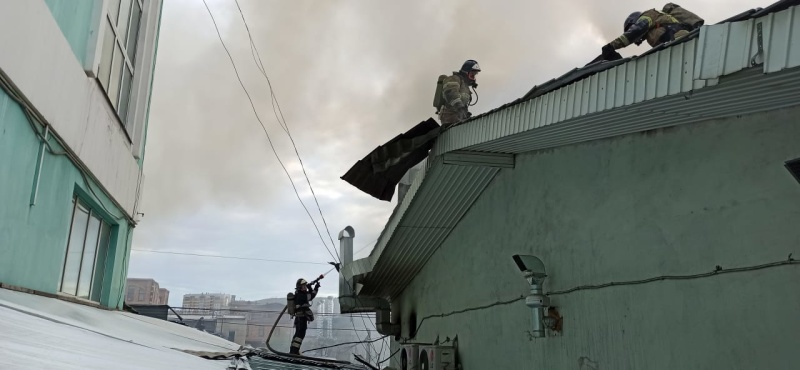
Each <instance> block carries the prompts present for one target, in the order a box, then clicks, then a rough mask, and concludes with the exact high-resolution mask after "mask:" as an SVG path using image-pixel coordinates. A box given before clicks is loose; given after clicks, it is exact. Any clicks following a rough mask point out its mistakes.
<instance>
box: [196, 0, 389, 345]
mask: <svg viewBox="0 0 800 370" xmlns="http://www.w3.org/2000/svg"><path fill="white" fill-rule="evenodd" d="M204 1H205V0H204ZM235 3H236V8H237V9H238V10H239V15H240V16H241V18H242V22H243V23H244V26H245V29H246V30H247V36H248V39H249V41H250V52H251V54H252V55H253V61H254V63H255V64H256V67H257V68H258V69H259V71H261V73H262V75H263V76H264V78H265V79H266V81H267V85H268V87H269V91H270V97H271V100H272V109H273V113H274V114H275V119H276V120H278V122H279V124H280V123H281V121H283V122H282V127H283V129H284V131H285V132H286V134H287V135H288V136H289V140H290V141H291V143H292V147H293V148H294V151H295V154H296V156H297V159H298V161H299V163H300V167H301V168H302V170H303V175H304V176H305V178H306V182H307V183H308V187H309V189H311V195H312V197H313V198H314V202H315V203H316V205H317V209H318V210H319V214H320V218H321V219H322V222H323V224H324V225H325V230H326V231H327V233H328V237H329V238H330V241H331V245H332V246H333V249H334V251H336V253H337V255H338V250H337V249H336V243H335V242H334V241H333V236H332V234H331V232H330V229H329V228H328V223H327V221H326V220H325V216H324V215H323V213H322V208H321V206H320V204H319V200H318V199H317V196H316V193H315V192H314V188H313V186H312V185H311V180H310V179H309V177H308V173H307V172H306V169H305V165H304V164H303V160H302V158H301V156H300V153H299V151H298V149H297V145H296V144H295V141H294V138H293V137H292V134H291V132H290V130H289V126H288V124H287V123H286V119H285V117H284V116H283V111H282V110H281V109H280V103H279V102H278V98H277V96H276V94H275V91H274V88H273V87H272V82H271V81H270V78H269V75H268V74H267V71H266V68H265V67H264V63H263V60H262V59H261V55H260V53H259V52H258V47H257V46H256V44H255V41H254V40H253V35H252V33H251V32H250V26H249V25H248V24H247V19H246V18H245V16H244V12H243V11H242V8H241V6H240V5H239V1H238V0H235ZM206 7H207V6H206ZM209 12H210V10H209ZM220 40H222V38H221V36H220ZM229 55H230V54H229ZM231 63H233V59H232V58H231ZM276 108H277V109H276ZM254 109H255V108H254ZM279 114H280V118H278V115H279ZM309 217H310V215H309ZM323 243H324V242H323ZM326 248H327V247H326ZM359 251H360V250H359ZM334 260H335V261H337V262H339V263H341V260H338V259H336V258H335V257H334ZM348 285H349V283H348ZM361 321H362V324H364V326H365V327H366V321H365V320H364V317H363V316H361ZM351 323H352V324H353V329H355V322H353V321H352V319H351ZM370 323H371V321H370ZM372 325H373V327H374V328H375V329H376V330H377V326H375V324H374V323H372ZM359 339H360V338H359ZM364 349H365V351H367V352H369V351H370V350H369V348H367V347H366V346H365V348H364Z"/></svg>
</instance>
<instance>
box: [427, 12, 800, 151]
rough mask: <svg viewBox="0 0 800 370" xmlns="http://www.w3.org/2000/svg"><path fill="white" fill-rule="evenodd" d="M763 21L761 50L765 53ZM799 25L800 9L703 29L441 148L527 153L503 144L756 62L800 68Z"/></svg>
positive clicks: (454, 132)
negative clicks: (490, 148)
mask: <svg viewBox="0 0 800 370" xmlns="http://www.w3.org/2000/svg"><path fill="white" fill-rule="evenodd" d="M759 25H760V28H761V31H762V32H761V40H762V43H761V44H762V45H763V53H762V54H758V50H759V49H758V44H759V42H758V40H759V34H758V28H759ZM798 26H800V11H798V10H797V7H792V8H789V9H787V10H784V11H781V12H777V13H772V14H769V15H767V16H764V17H761V18H757V19H751V20H746V21H741V22H732V23H724V24H718V25H713V26H706V27H703V28H702V30H701V32H700V36H699V37H698V38H697V39H694V40H690V41H688V42H684V43H681V44H678V45H675V46H673V47H670V48H667V49H664V50H661V51H659V52H656V53H653V54H650V55H647V56H644V57H641V58H638V59H635V60H632V61H630V62H628V63H625V64H622V65H619V66H617V67H614V68H612V69H609V70H606V71H603V72H600V73H598V74H596V75H594V76H591V77H589V78H587V79H584V80H581V81H577V82H575V83H573V84H571V85H569V86H565V87H563V88H561V89H558V90H555V91H552V92H550V93H548V94H545V95H543V96H539V97H537V98H535V99H532V100H529V101H527V102H523V103H520V104H517V105H512V106H510V107H508V108H505V109H502V110H499V111H497V112H494V113H491V114H488V115H485V116H482V117H479V118H477V119H476V120H474V121H470V122H469V123H467V124H464V125H461V126H456V127H454V128H452V129H450V130H449V131H448V132H446V133H445V134H444V136H445V138H443V140H441V142H442V144H443V145H441V146H438V147H437V148H436V152H435V153H436V155H440V154H442V153H446V152H449V151H453V150H458V149H464V148H469V149H471V150H478V149H480V150H485V148H488V147H492V148H494V149H493V150H496V151H500V152H518V151H520V150H522V151H525V150H526V148H525V147H524V146H518V147H516V148H514V150H510V149H511V148H507V149H509V150H505V149H504V148H503V147H502V145H499V144H500V143H502V142H506V141H507V140H506V139H507V138H509V137H511V136H515V135H519V134H522V133H525V132H529V131H533V132H536V131H539V130H542V128H544V127H546V126H550V125H554V124H556V126H558V127H564V126H562V125H563V124H565V123H567V122H571V121H574V120H580V119H583V118H585V116H587V115H592V114H598V113H604V112H606V113H607V112H608V111H610V110H614V109H616V108H622V107H631V106H636V105H640V104H646V103H647V102H650V101H652V100H654V99H660V98H666V97H669V96H675V95H680V94H683V93H689V92H692V93H695V94H696V93H698V92H699V91H701V90H703V89H706V88H708V87H711V86H714V85H716V84H717V83H719V79H720V78H721V77H724V76H727V75H731V74H735V73H737V72H741V71H743V70H746V69H749V68H752V67H753V63H752V62H753V61H754V62H755V65H756V66H757V67H758V68H760V69H761V70H762V72H764V73H775V72H779V71H781V70H784V69H787V68H792V67H797V66H800V45H798V43H799V42H800V41H798V40H800V27H798ZM740 93H741V94H746V93H747V92H746V91H741V92H740ZM735 94H736V93H733V95H735ZM528 107H531V109H528ZM689 114H692V113H689ZM687 122H688V121H687ZM586 137H594V136H592V135H587V136H586ZM489 141H498V143H494V144H492V143H489ZM495 144H497V145H495ZM527 150H533V149H532V148H528V149H527Z"/></svg>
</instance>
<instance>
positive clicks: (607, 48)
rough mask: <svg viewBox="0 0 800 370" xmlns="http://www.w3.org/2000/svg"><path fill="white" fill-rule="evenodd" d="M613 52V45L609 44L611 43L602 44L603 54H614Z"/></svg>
mask: <svg viewBox="0 0 800 370" xmlns="http://www.w3.org/2000/svg"><path fill="white" fill-rule="evenodd" d="M614 52H615V49H614V47H613V46H611V43H608V44H606V45H605V46H603V55H610V54H614Z"/></svg>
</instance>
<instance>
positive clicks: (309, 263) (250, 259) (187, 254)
mask: <svg viewBox="0 0 800 370" xmlns="http://www.w3.org/2000/svg"><path fill="white" fill-rule="evenodd" d="M131 250H133V251H137V252H147V253H160V254H173V255H179V256H192V257H210V258H229V259H236V260H246V261H266V262H281V263H298V264H307V265H327V263H324V262H306V261H289V260H273V259H267V258H256V257H236V256H219V255H214V254H200V253H184V252H171V251H156V250H151V249H138V248H133V249H131Z"/></svg>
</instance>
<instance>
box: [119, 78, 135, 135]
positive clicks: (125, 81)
mask: <svg viewBox="0 0 800 370" xmlns="http://www.w3.org/2000/svg"><path fill="white" fill-rule="evenodd" d="M122 69H123V71H122V87H121V88H120V93H119V119H121V120H122V124H123V125H124V126H125V127H127V124H126V123H127V122H128V100H130V96H131V77H132V76H131V72H130V70H128V67H127V66H126V67H124V68H122Z"/></svg>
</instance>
